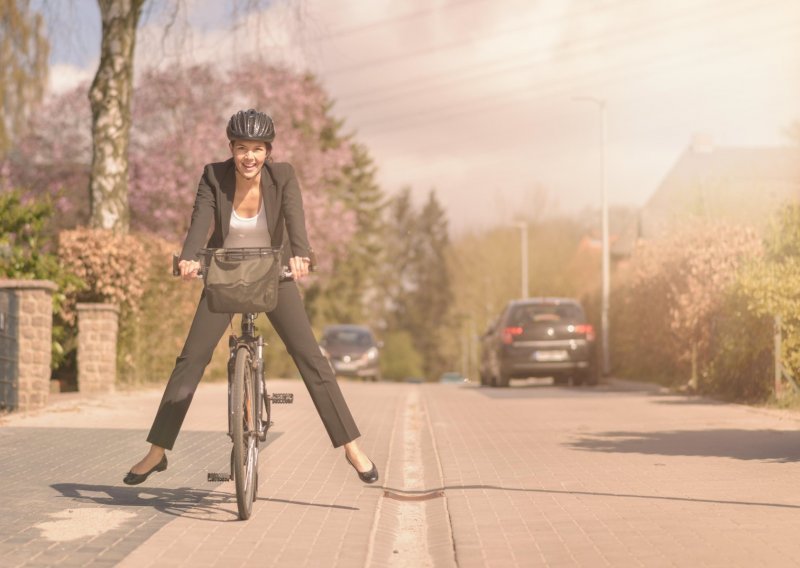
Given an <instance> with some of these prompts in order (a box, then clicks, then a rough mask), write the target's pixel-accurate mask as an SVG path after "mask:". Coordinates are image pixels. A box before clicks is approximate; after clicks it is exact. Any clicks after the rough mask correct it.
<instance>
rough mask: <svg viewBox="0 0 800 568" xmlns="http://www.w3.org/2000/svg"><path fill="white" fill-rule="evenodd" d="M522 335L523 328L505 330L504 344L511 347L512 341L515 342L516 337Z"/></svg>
mask: <svg viewBox="0 0 800 568" xmlns="http://www.w3.org/2000/svg"><path fill="white" fill-rule="evenodd" d="M521 333H522V328H521V327H507V328H505V329H504V330H503V343H505V344H506V345H510V344H511V342H512V341H514V336H515V335H520V334H521Z"/></svg>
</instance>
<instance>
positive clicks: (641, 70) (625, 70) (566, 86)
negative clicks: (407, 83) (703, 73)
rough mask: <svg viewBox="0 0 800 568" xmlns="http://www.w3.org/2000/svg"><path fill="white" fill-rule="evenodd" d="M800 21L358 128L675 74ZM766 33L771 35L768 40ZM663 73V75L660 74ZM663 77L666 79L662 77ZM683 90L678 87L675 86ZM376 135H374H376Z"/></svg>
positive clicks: (784, 34)
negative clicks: (735, 39)
mask: <svg viewBox="0 0 800 568" xmlns="http://www.w3.org/2000/svg"><path fill="white" fill-rule="evenodd" d="M798 25H800V21H789V22H782V24H781V25H779V26H775V27H772V28H768V29H756V30H754V31H755V33H753V34H750V36H748V37H747V38H745V37H739V38H738V39H739V40H740V43H736V44H730V43H724V42H722V43H718V44H717V45H714V46H708V47H707V48H706V49H705V50H704V51H703V52H702V53H700V54H698V53H697V52H696V51H687V50H684V51H682V52H675V51H670V52H666V53H662V54H659V56H658V57H655V58H654V57H653V56H652V54H651V55H648V57H647V58H645V59H644V60H642V61H636V62H633V63H625V64H623V65H618V66H616V67H608V68H603V69H598V70H594V71H592V72H591V73H589V74H584V75H582V76H577V77H568V78H565V79H562V80H560V81H547V80H545V81H541V82H540V83H537V84H535V85H533V86H531V87H529V88H526V89H522V90H517V91H514V92H512V93H507V94H506V95H499V96H498V95H495V94H493V95H486V96H483V97H478V98H474V99H471V100H466V101H462V102H461V103H460V104H458V103H453V102H450V103H448V104H446V105H439V106H437V107H433V108H426V109H423V110H420V111H417V112H400V113H396V114H393V115H391V116H388V117H382V119H380V120H377V121H371V122H370V121H366V122H365V123H361V124H359V125H358V128H359V129H360V130H362V131H363V130H369V129H370V128H376V127H377V128H379V129H380V128H381V127H383V128H384V129H383V130H378V133H381V132H389V131H391V132H395V131H398V130H406V129H408V128H413V127H416V126H419V125H420V124H423V123H424V124H425V125H428V124H433V123H438V122H441V121H444V120H449V119H452V118H455V117H457V116H462V115H464V114H469V113H475V112H486V111H488V110H492V109H495V108H508V107H509V105H513V104H521V103H525V104H530V103H531V100H532V98H536V99H545V98H550V97H553V96H555V95H557V94H559V93H562V94H570V93H571V92H574V91H575V90H576V89H577V88H578V84H579V81H580V82H583V83H586V82H591V81H596V80H602V81H604V82H610V81H612V80H614V79H616V78H620V77H628V78H630V77H632V76H634V77H635V76H637V75H639V76H641V75H643V74H648V75H653V74H654V73H655V71H656V70H657V69H658V68H659V67H660V68H662V69H663V68H664V67H667V68H672V69H673V72H674V71H676V70H677V71H681V70H684V69H685V67H683V64H684V63H685V61H686V60H687V59H689V60H691V61H692V62H693V63H694V62H698V61H702V60H708V59H718V58H719V57H721V56H722V57H725V56H728V57H730V56H731V55H736V54H738V53H740V52H742V51H749V50H750V49H751V48H752V46H750V45H746V44H745V43H744V42H743V41H742V40H745V39H754V38H755V39H762V38H763V37H766V38H767V40H765V41H762V42H761V43H760V45H761V46H763V45H765V42H766V43H774V42H775V41H781V40H784V39H786V38H791V37H793V35H796V30H797V26H798ZM765 32H768V34H767V35H766V36H765V35H764V34H765ZM659 72H662V71H659ZM661 77H663V75H661ZM675 85H676V87H678V88H680V87H681V85H680V84H679V83H676V84H675ZM373 133H375V132H374V131H373Z"/></svg>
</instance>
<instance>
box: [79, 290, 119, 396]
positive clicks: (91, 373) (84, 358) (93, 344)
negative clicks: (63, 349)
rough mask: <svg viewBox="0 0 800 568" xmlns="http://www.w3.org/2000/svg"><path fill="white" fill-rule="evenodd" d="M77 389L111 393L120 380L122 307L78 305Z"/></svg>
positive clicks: (84, 391)
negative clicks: (118, 368)
mask: <svg viewBox="0 0 800 568" xmlns="http://www.w3.org/2000/svg"><path fill="white" fill-rule="evenodd" d="M77 311H78V390H79V391H80V392H82V393H102V392H112V391H113V390H114V383H115V382H116V378H117V331H118V325H119V308H118V307H117V306H115V305H114V304H88V303H87V304H78V305H77Z"/></svg>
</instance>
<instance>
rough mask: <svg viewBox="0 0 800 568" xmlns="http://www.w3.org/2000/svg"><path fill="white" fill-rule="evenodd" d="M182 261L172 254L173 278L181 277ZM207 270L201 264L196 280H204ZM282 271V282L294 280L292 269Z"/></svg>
mask: <svg viewBox="0 0 800 568" xmlns="http://www.w3.org/2000/svg"><path fill="white" fill-rule="evenodd" d="M180 261H181V255H179V254H178V253H172V275H173V276H180V275H181V269H180V266H179V263H180ZM198 262H200V261H198ZM205 268H206V267H205V266H204V265H203V263H202V262H200V270H198V271H197V276H196V278H200V279H202V278H203V271H204V269H205ZM282 269H283V270H282V271H281V278H280V279H281V281H285V280H294V276H292V269H291V268H289V267H288V266H286V265H284V266H283V267H282Z"/></svg>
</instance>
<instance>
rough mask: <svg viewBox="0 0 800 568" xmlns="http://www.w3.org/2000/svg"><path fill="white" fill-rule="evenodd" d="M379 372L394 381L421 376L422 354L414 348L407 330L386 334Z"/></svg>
mask: <svg viewBox="0 0 800 568" xmlns="http://www.w3.org/2000/svg"><path fill="white" fill-rule="evenodd" d="M381 374H382V375H383V377H384V378H387V379H393V380H396V381H400V380H403V379H405V378H406V377H421V376H422V356H421V355H420V354H419V353H418V352H417V350H416V349H414V342H413V340H412V339H411V335H410V334H409V333H408V332H407V331H395V332H390V333H388V334H386V337H385V338H384V347H383V351H382V353H381Z"/></svg>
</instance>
